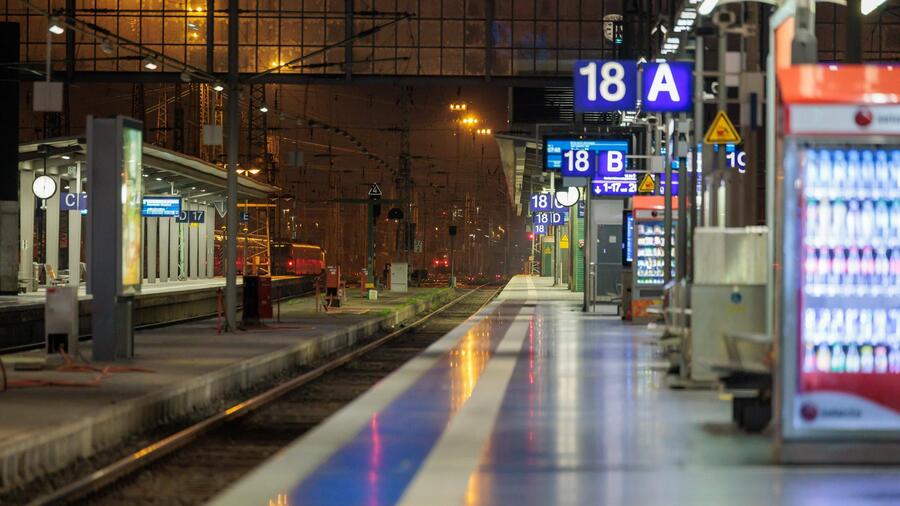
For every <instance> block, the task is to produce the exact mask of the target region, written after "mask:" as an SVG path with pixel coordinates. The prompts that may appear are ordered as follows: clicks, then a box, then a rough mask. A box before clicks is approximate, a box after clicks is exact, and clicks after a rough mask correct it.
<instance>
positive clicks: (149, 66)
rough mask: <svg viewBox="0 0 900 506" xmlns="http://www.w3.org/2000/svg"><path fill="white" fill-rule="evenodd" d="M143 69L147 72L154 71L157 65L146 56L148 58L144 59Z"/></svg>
mask: <svg viewBox="0 0 900 506" xmlns="http://www.w3.org/2000/svg"><path fill="white" fill-rule="evenodd" d="M144 68H145V69H147V70H156V69H158V68H159V65H157V63H156V62H155V61H154V60H153V58H150V57H149V56H148V57H146V58H144Z"/></svg>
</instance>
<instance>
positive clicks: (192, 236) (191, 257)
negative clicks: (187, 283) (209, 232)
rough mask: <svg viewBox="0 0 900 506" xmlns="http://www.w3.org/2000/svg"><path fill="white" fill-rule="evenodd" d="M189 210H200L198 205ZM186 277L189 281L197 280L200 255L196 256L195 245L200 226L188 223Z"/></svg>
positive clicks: (198, 237)
mask: <svg viewBox="0 0 900 506" xmlns="http://www.w3.org/2000/svg"><path fill="white" fill-rule="evenodd" d="M191 209H192V210H194V211H196V210H197V209H200V206H198V205H196V204H195V205H192V206H191ZM188 237H189V239H188V245H189V249H188V277H189V278H190V279H197V272H198V271H197V267H198V265H197V264H198V261H199V259H200V255H199V254H198V249H199V248H197V244H199V239H200V224H199V223H190V224H188Z"/></svg>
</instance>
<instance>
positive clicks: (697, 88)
mask: <svg viewBox="0 0 900 506" xmlns="http://www.w3.org/2000/svg"><path fill="white" fill-rule="evenodd" d="M703 44H704V41H703V37H697V38H696V39H695V44H694V45H695V47H696V49H695V50H694V138H693V139H692V140H691V151H692V152H693V153H694V160H693V162H694V163H693V164H692V167H691V169H692V170H691V173H690V178H689V179H688V181H689V182H690V184H689V186H688V188H690V193H689V195H690V200H689V202H690V204H691V206H690V211H691V217H690V227H691V228H690V231H689V232H688V237H690V238H691V240H692V241H693V237H694V228H696V226H697V218H698V216H700V213H699V210H698V209H697V205H698V201H697V181H698V178H702V177H703V174H702V173H700V168H701V165H702V163H703V152H702V151H701V148H700V147H699V146H702V145H703V141H702V139H703V56H704V52H705V50H704V47H703ZM703 205H704V206H705V205H706V202H704V203H703ZM687 257H688V259H687V262H688V264H687V265H686V266H685V268H686V270H685V272H687V278H688V280H689V281H693V279H694V260H693V259H694V248H693V243H692V244H691V247H690V248H688V253H687Z"/></svg>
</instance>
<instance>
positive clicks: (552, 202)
mask: <svg viewBox="0 0 900 506" xmlns="http://www.w3.org/2000/svg"><path fill="white" fill-rule="evenodd" d="M530 200H531V205H530V208H531V210H532V211H563V210H565V208H566V207H565V206H564V205H562V204H560V203H559V202H558V201H557V200H556V197H554V196H553V195H552V194H551V193H550V192H544V193H536V194H534V195H532V196H531V199H530Z"/></svg>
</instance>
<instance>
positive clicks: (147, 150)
mask: <svg viewBox="0 0 900 506" xmlns="http://www.w3.org/2000/svg"><path fill="white" fill-rule="evenodd" d="M86 160H87V141H86V139H85V138H84V137H60V138H55V139H46V140H40V141H32V142H27V143H23V144H20V145H19V167H20V170H45V168H46V171H47V173H49V174H52V175H59V176H61V177H62V178H63V179H74V178H75V171H74V167H75V164H76V162H79V161H81V162H85V161H86ZM143 166H144V168H143V175H144V194H147V195H151V194H169V193H176V194H178V195H181V196H182V197H183V198H185V199H187V200H190V201H194V202H196V203H202V204H211V203H213V202H217V201H222V200H224V199H225V194H226V185H227V174H226V172H225V169H224V168H222V167H218V166H216V165H213V164H211V163H209V162H206V161H204V160H201V159H199V158H195V157H193V156H189V155H184V154H181V153H178V152H175V151H172V150H169V149H165V148H161V147H159V146H154V145H151V144H147V143H144V148H143ZM280 191H281V190H280V188H278V187H276V186H272V185H268V184H265V183H261V182H259V181H255V180H253V179H251V178H249V177H246V176H239V177H238V197H239V198H240V199H241V200H244V199H247V200H259V199H266V198H268V197H269V196H271V195H277V194H278V193H280Z"/></svg>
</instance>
